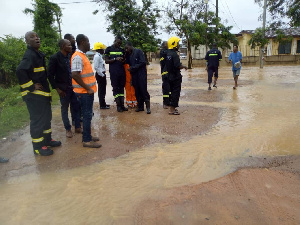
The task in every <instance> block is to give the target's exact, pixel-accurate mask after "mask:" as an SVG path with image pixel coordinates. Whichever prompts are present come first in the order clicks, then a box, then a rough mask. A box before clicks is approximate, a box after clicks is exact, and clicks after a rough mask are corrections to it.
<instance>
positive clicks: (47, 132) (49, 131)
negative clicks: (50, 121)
mask: <svg viewBox="0 0 300 225" xmlns="http://www.w3.org/2000/svg"><path fill="white" fill-rule="evenodd" d="M51 132H52V130H51V128H50V129H48V130H44V131H43V133H44V134H49V133H51Z"/></svg>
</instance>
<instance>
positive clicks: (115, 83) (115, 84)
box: [109, 70, 126, 99]
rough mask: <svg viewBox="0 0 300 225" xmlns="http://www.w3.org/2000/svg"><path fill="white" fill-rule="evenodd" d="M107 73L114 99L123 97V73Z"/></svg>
mask: <svg viewBox="0 0 300 225" xmlns="http://www.w3.org/2000/svg"><path fill="white" fill-rule="evenodd" d="M109 73H110V81H111V86H112V89H113V90H112V91H113V95H114V98H115V99H116V98H118V97H124V88H125V83H126V76H125V71H124V70H123V71H114V70H110V71H109Z"/></svg>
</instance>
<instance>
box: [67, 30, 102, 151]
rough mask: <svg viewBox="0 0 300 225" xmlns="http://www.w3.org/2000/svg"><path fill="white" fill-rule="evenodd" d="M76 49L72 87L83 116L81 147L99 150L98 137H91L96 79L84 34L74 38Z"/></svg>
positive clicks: (72, 64) (72, 63) (87, 40)
mask: <svg viewBox="0 0 300 225" xmlns="http://www.w3.org/2000/svg"><path fill="white" fill-rule="evenodd" d="M76 42H77V47H78V49H77V50H76V51H75V52H74V54H73V55H72V58H71V68H72V78H73V79H72V85H73V88H74V92H75V93H76V95H77V97H78V99H79V102H80V105H81V110H82V115H83V121H82V122H83V133H82V142H83V147H89V148H100V147H101V144H99V143H97V141H99V138H98V137H92V135H91V121H92V117H93V104H94V93H95V92H96V91H97V86H96V78H95V76H94V71H93V68H92V65H91V63H90V61H89V59H88V58H87V57H86V55H85V53H86V52H87V51H89V50H90V42H89V39H88V37H87V36H85V35H84V34H78V35H77V37H76Z"/></svg>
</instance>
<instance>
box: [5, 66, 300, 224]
mask: <svg viewBox="0 0 300 225" xmlns="http://www.w3.org/2000/svg"><path fill="white" fill-rule="evenodd" d="M148 74H149V76H148V88H149V93H150V95H151V106H152V114H151V115H146V113H144V112H139V113H135V112H134V110H129V112H124V113H116V112H115V111H116V109H115V106H113V107H112V108H111V109H110V110H107V111H103V110H102V111H100V110H99V108H98V107H99V106H98V103H95V106H94V111H95V116H94V118H93V121H92V124H93V128H92V129H93V133H95V134H97V135H98V136H100V139H101V143H102V145H103V146H102V148H101V149H84V148H82V147H81V136H80V135H77V136H75V137H73V138H72V139H68V140H67V139H66V137H65V133H64V132H65V131H64V129H63V126H62V122H61V119H60V110H59V108H56V109H54V110H53V116H54V119H53V130H54V131H53V136H54V137H55V138H56V139H61V140H62V143H63V145H62V146H61V147H59V148H57V149H56V150H55V154H54V155H53V156H51V157H35V156H33V153H32V150H31V142H30V136H29V134H28V131H29V129H28V128H25V129H24V130H23V131H20V132H21V134H20V132H19V133H18V134H14V136H12V138H8V141H6V142H3V143H1V145H2V146H1V147H0V152H1V153H2V154H4V153H5V154H6V155H5V156H6V157H9V158H10V162H9V164H2V165H0V170H1V172H0V175H1V177H0V224H122V225H123V224H124V225H126V224H202V223H201V221H202V220H203V222H207V224H235V223H234V222H228V223H222V221H219V222H220V223H217V222H216V223H209V222H211V221H212V219H211V217H209V215H204V214H203V213H202V214H201V212H200V211H198V212H197V213H196V212H195V213H189V214H187V212H186V213H185V214H181V211H189V212H192V211H193V207H191V208H190V210H185V209H187V208H184V207H183V205H184V204H183V203H182V204H181V206H180V208H179V207H177V208H176V210H173V211H172V210H169V211H168V212H167V213H166V211H165V213H164V217H163V218H161V220H160V219H157V218H159V212H156V211H155V210H156V209H160V211H163V209H164V207H166V206H167V205H170V204H171V203H170V202H173V203H174V201H175V200H174V199H177V198H178V196H176V195H177V194H178V195H179V194H183V195H186V191H185V188H186V187H196V186H197V185H201V184H203V183H206V182H209V181H213V180H216V179H221V178H222V177H224V176H226V175H228V174H230V173H232V172H234V171H235V170H237V168H239V167H241V165H250V164H251V163H250V161H249V160H251V159H253V158H262V159H263V158H265V159H269V158H272V157H278V156H295V157H298V156H299V155H300V138H299V137H300V136H299V134H300V66H273V67H265V68H264V69H259V68H256V67H243V68H242V71H241V75H240V78H239V87H238V88H237V90H233V88H232V87H233V78H232V72H231V68H229V67H223V68H220V69H219V77H220V78H219V80H218V87H217V88H213V90H211V91H208V90H207V86H208V85H207V83H206V82H207V76H206V71H205V70H204V69H203V68H194V69H193V70H188V71H183V72H182V74H183V83H182V92H181V98H180V107H179V111H180V112H181V115H180V116H170V115H168V112H167V110H165V109H163V108H162V94H161V78H160V76H159V66H158V64H152V65H150V66H149V68H148ZM108 85H109V84H108ZM107 99H108V102H109V103H110V104H111V105H113V98H112V94H111V89H108V96H107ZM55 132H56V133H55ZM252 166H255V165H252ZM265 172H266V171H265ZM274 173H275V172H274ZM245 174H247V172H243V173H242V172H241V174H240V175H242V176H244V175H245ZM248 175H249V174H248ZM245 176H246V175H245ZM249 176H250V177H251V176H252V175H251V174H250V175H249ZM265 176H266V177H272V176H274V177H276V176H277V175H276V176H275V175H274V174H273V173H272V174H269V175H267V174H266V175H265ZM291 176H292V175H291ZM253 177H256V176H254V175H253ZM296 178H297V179H293V180H294V181H295V182H296V181H297V182H298V183H297V184H299V174H298V175H297V174H296ZM284 179H287V178H284ZM244 181H245V182H247V179H244ZM273 181H274V179H273ZM257 182H258V181H257ZM270 182H271V181H270ZM280 182H281V180H280V179H279V180H278V182H275V183H280ZM284 182H287V181H286V180H285V181H284ZM275 183H274V185H275ZM223 184H224V183H223ZM249 185H250V184H249ZM295 185H296V184H295ZM298 187H299V186H298ZM267 188H268V187H267ZM176 190H180V191H176ZM220 190H222V186H220ZM295 190H296V189H295ZM297 190H298V189H297ZM174 193H175V194H174ZM262 195H263V192H262ZM220 196H221V195H220ZM299 196H300V193H299V190H298V191H294V189H293V188H291V199H294V201H293V204H294V206H295V207H296V209H295V207H292V209H290V210H291V211H290V213H291V214H292V215H294V214H295V216H294V217H293V220H288V222H287V223H283V224H299V223H300V220H298V219H299V216H297V215H296V213H297V212H298V215H299V214H300V210H299V207H300V197H299ZM278 198H279V197H278ZM161 199H164V203H161V202H160V203H157V204H153V206H149V204H148V203H149V202H159V201H161ZM249 199H250V198H249ZM277 200H278V199H277ZM277 200H276V201H277ZM249 201H250V200H249ZM291 201H292V200H291ZM247 202H248V200H247ZM174 204H175V203H174ZM195 204H196V203H195ZM207 204H209V203H207ZM286 204H287V205H288V204H289V203H286ZM209 207H212V206H209ZM219 207H220V206H219ZM297 207H298V208H297ZM181 209H182V210H181ZM180 210H181V211H180ZM293 210H296V211H293ZM154 211H155V213H153V212H154ZM220 213H223V214H226V212H225V211H223V212H222V211H221V210H220ZM249 213H251V212H249ZM274 213H275V212H274ZM293 213H294V214H293ZM275 214H276V213H275ZM147 215H149V217H150V215H151V216H152V217H153V218H154V219H153V218H152V217H151V218H152V219H151V220H150V219H149V220H147V218H148V217H147ZM187 215H189V216H190V220H188V221H189V222H184V220H185V219H187ZM200 215H201V216H200ZM177 217H178V218H179V219H180V220H179V219H177ZM232 217H233V221H237V220H238V219H240V217H241V216H236V215H233V216H232ZM155 218H156V220H155ZM223 221H231V220H229V219H228V220H226V218H225V219H223ZM270 221H271V220H266V221H265V222H264V221H262V223H261V224H271V222H270ZM248 222H249V221H248ZM269 222H270V223H269ZM203 224H204V223H203ZM237 224H255V223H251V221H250V222H249V223H243V222H241V223H237ZM273 224H276V223H273ZM278 224H280V223H278Z"/></svg>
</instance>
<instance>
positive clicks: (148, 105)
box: [145, 101, 151, 114]
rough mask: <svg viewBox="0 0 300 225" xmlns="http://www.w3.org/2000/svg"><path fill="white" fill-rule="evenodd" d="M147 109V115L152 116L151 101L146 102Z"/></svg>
mask: <svg viewBox="0 0 300 225" xmlns="http://www.w3.org/2000/svg"><path fill="white" fill-rule="evenodd" d="M145 105H146V109H147V114H151V110H150V101H145Z"/></svg>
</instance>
